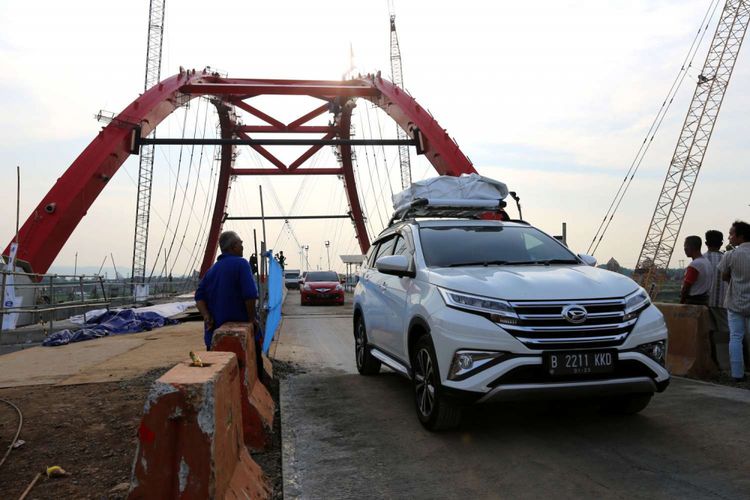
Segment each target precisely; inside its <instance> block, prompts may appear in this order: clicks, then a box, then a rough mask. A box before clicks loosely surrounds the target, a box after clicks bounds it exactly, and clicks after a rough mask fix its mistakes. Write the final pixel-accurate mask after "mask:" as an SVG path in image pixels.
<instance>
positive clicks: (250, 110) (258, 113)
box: [232, 99, 286, 130]
mask: <svg viewBox="0 0 750 500" xmlns="http://www.w3.org/2000/svg"><path fill="white" fill-rule="evenodd" d="M232 103H234V105H235V106H237V107H238V108H240V109H242V110H244V111H247V112H248V113H250V114H251V115H253V116H257V117H258V118H260V119H261V120H263V121H264V122H266V123H268V124H269V125H271V126H272V127H276V128H277V129H278V130H284V129H285V128H286V125H284V124H283V123H281V122H280V121H279V120H277V119H276V118H274V117H272V116H270V115H268V114H266V113H264V112H263V111H261V110H259V109H258V108H256V107H253V106H251V105H249V104H248V103H246V102H244V101H242V100H241V99H233V100H232Z"/></svg>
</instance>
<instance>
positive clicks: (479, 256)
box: [419, 225, 579, 267]
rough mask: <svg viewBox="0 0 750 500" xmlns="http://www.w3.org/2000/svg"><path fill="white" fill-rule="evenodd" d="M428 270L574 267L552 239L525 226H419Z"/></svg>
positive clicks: (570, 255) (568, 254)
mask: <svg viewBox="0 0 750 500" xmlns="http://www.w3.org/2000/svg"><path fill="white" fill-rule="evenodd" d="M419 235H420V239H421V241H422V252H423V253H424V258H425V262H426V263H427V266H428V267H461V266H500V265H524V264H528V265H535V264H538V265H550V264H578V263H579V260H578V259H577V257H576V256H575V255H573V253H571V252H570V250H568V249H567V248H565V247H564V246H563V245H562V244H560V243H559V242H558V241H557V240H555V239H554V238H552V237H550V236H548V235H546V234H544V233H543V232H541V231H539V230H538V229H535V228H533V227H526V226H494V225H493V226H437V227H420V229H419Z"/></svg>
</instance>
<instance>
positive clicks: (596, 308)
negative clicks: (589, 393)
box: [502, 299, 637, 349]
mask: <svg viewBox="0 0 750 500" xmlns="http://www.w3.org/2000/svg"><path fill="white" fill-rule="evenodd" d="M510 304H511V306H512V307H513V309H514V311H515V312H516V314H517V315H518V318H519V320H518V322H517V323H516V324H502V327H503V328H504V329H505V330H506V331H508V332H509V333H510V334H512V335H513V336H514V337H516V338H517V339H518V340H520V341H521V342H523V343H524V344H525V345H526V346H527V347H530V348H532V349H570V348H582V347H613V346H618V345H620V344H622V343H623V342H624V341H625V338H626V337H627V336H628V334H629V333H630V331H631V330H632V329H633V325H635V322H636V321H637V318H630V319H627V320H626V319H625V300H624V299H591V300H578V301H514V302H511V303H510ZM569 306H582V307H583V308H584V309H585V310H586V318H585V320H583V321H581V322H580V323H572V322H571V321H569V320H568V319H566V318H565V316H564V315H563V313H564V312H565V310H566V309H567V308H569Z"/></svg>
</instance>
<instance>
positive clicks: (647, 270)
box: [634, 0, 750, 298]
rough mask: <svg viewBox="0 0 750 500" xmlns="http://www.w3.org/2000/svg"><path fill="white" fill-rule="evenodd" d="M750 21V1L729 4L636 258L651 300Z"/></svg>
mask: <svg viewBox="0 0 750 500" xmlns="http://www.w3.org/2000/svg"><path fill="white" fill-rule="evenodd" d="M748 22H750V0H727V2H726V4H725V5H724V9H723V11H722V13H721V18H720V19H719V24H718V25H717V27H716V33H715V34H714V37H713V40H712V41H711V46H710V48H709V50H708V54H707V55H706V61H705V63H704V64H703V69H702V70H701V73H700V74H699V75H698V82H697V85H696V87H695V92H694V94H693V99H692V101H691V102H690V107H689V108H688V113H687V117H686V118H685V122H684V124H683V126H682V131H681V132H680V137H679V139H678V141H677V146H676V147H675V150H674V154H673V156H672V161H671V162H670V164H669V169H668V170H667V176H666V178H665V179H664V184H663V186H662V189H661V193H660V195H659V199H658V201H657V203H656V208H655V209H654V213H653V215H652V217H651V223H650V224H649V227H648V232H647V233H646V238H645V240H644V242H643V247H642V248H641V252H640V255H639V256H638V263H637V265H636V269H635V273H634V277H635V278H636V279H638V280H639V281H640V283H641V285H642V286H643V287H644V288H645V289H646V290H647V291H648V292H649V294H650V295H651V297H652V298H654V297H656V295H657V294H658V293H659V288H660V285H661V283H662V282H663V281H664V279H665V278H666V269H667V266H668V265H669V261H670V260H671V258H672V253H673V251H674V246H675V243H676V241H677V237H678V235H679V233H680V229H681V227H682V222H683V220H684V217H685V212H686V211H687V207H688V204H689V203H690V197H691V196H692V194H693V188H694V187H695V182H696V180H697V178H698V173H699V172H700V169H701V165H702V164H703V158H704V157H705V154H706V149H707V148H708V143H709V141H710V139H711V133H712V132H713V129H714V125H715V124H716V119H717V117H718V115H719V110H720V109H721V104H722V102H723V100H724V95H725V94H726V91H727V87H728V85H729V80H730V78H731V77H732V71H733V70H734V65H735V62H736V61H737V55H738V54H739V51H740V48H741V46H742V42H743V40H744V38H745V33H746V32H747V27H748Z"/></svg>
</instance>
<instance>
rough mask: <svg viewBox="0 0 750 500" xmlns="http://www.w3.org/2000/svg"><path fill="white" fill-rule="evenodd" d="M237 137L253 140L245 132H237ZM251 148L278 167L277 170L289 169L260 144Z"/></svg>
mask: <svg viewBox="0 0 750 500" xmlns="http://www.w3.org/2000/svg"><path fill="white" fill-rule="evenodd" d="M237 135H238V136H240V137H242V138H243V139H247V140H251V137H250V136H249V135H247V134H246V133H244V132H237ZM250 147H251V148H253V149H254V150H256V151H257V152H258V154H260V155H261V156H262V157H263V158H265V159H266V160H268V161H270V162H271V163H273V164H274V165H275V166H276V168H280V169H281V170H286V169H287V167H286V165H284V162H282V161H281V160H279V159H278V158H276V157H275V156H274V155H273V153H271V152H270V151H269V150H267V149H266V148H264V147H263V146H260V145H258V144H253V145H251V146H250Z"/></svg>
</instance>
